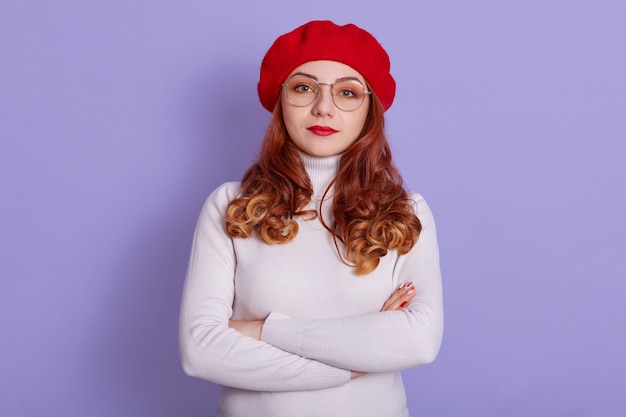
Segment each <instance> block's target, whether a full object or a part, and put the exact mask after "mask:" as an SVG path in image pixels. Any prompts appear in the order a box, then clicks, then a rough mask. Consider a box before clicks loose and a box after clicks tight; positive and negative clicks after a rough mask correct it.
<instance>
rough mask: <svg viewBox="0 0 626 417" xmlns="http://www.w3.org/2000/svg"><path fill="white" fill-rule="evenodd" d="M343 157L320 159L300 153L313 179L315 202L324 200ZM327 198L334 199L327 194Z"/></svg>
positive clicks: (330, 194) (335, 156)
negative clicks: (325, 192) (323, 196)
mask: <svg viewBox="0 0 626 417" xmlns="http://www.w3.org/2000/svg"><path fill="white" fill-rule="evenodd" d="M341 156H342V154H339V155H334V156H325V157H319V156H312V155H309V154H307V153H304V152H302V151H300V157H301V158H302V162H303V163H304V168H305V169H306V172H307V174H309V178H310V179H311V185H312V186H313V199H314V200H317V201H319V200H320V199H321V198H322V195H324V191H326V188H328V184H330V182H331V181H332V180H333V178H335V175H337V171H339V161H340V160H341ZM326 197H327V198H329V197H332V193H329V194H327V195H326Z"/></svg>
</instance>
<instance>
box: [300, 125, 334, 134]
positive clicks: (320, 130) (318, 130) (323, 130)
mask: <svg viewBox="0 0 626 417" xmlns="http://www.w3.org/2000/svg"><path fill="white" fill-rule="evenodd" d="M307 129H308V130H309V131H311V133H313V134H314V135H317V136H330V135H332V134H333V133H337V131H336V130H335V129H333V128H332V127H328V126H317V125H316V126H311V127H308V128H307Z"/></svg>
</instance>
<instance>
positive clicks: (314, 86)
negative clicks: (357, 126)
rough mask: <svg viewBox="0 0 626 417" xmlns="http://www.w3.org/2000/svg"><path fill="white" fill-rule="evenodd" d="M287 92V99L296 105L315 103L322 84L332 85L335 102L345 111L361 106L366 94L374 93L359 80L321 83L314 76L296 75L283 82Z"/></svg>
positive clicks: (302, 105)
mask: <svg viewBox="0 0 626 417" xmlns="http://www.w3.org/2000/svg"><path fill="white" fill-rule="evenodd" d="M281 85H282V86H283V87H285V89H286V92H287V100H288V101H289V103H291V104H292V105H294V106H296V107H305V106H308V105H309V104H311V103H313V102H314V101H315V99H317V98H318V97H319V95H320V86H321V85H327V86H329V87H330V91H331V93H332V94H331V97H332V99H333V103H335V106H337V108H339V109H341V110H343V111H354V110H356V109H358V108H359V107H361V104H363V101H364V100H365V96H366V95H368V94H372V92H371V91H368V90H366V89H365V87H363V84H361V83H360V82H359V81H357V80H353V79H345V80H339V81H337V82H335V83H332V84H330V83H319V82H317V81H316V80H314V79H313V78H310V77H305V76H302V75H295V76H293V77H291V78H290V79H288V80H287V82H285V83H283V84H281Z"/></svg>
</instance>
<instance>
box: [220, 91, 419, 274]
mask: <svg viewBox="0 0 626 417" xmlns="http://www.w3.org/2000/svg"><path fill="white" fill-rule="evenodd" d="M370 103H371V105H370V109H369V112H368V116H367V119H366V121H365V125H364V126H363V130H362V132H361V134H360V135H359V138H358V139H357V140H356V141H355V142H354V143H353V144H352V145H351V146H350V147H349V148H348V149H347V150H346V151H345V153H344V154H343V156H342V157H341V161H340V164H339V171H338V173H337V176H336V177H335V179H334V180H333V182H332V183H331V185H330V186H332V185H333V184H334V186H335V188H334V198H333V201H332V204H333V207H332V213H333V220H332V224H328V223H327V222H326V220H325V219H324V218H320V220H321V222H322V224H323V225H324V227H326V229H327V230H328V231H329V232H330V233H332V234H333V236H334V238H335V243H336V246H337V251H338V253H339V256H340V258H341V259H342V261H343V262H345V263H346V264H348V265H351V266H353V267H354V268H355V272H356V273H357V274H367V273H369V272H371V271H373V270H374V269H376V267H377V266H378V263H379V261H380V258H381V257H382V256H385V255H386V254H387V252H388V251H389V250H397V251H398V253H400V254H405V253H407V252H408V251H409V250H411V248H412V247H413V246H414V245H415V243H416V242H417V239H418V237H419V233H420V231H421V228H422V226H421V224H420V221H419V219H418V218H417V216H416V214H415V208H414V205H413V202H412V200H411V199H410V197H409V196H408V194H407V192H406V190H405V189H404V187H403V185H402V177H401V175H400V173H399V172H398V170H397V169H396V167H395V166H394V165H393V163H392V160H391V149H390V147H389V143H388V142H387V138H386V137H385V134H384V109H383V107H382V105H381V103H380V101H379V100H378V98H377V97H376V95H375V94H374V93H372V96H371V101H370ZM330 186H329V189H330ZM326 192H328V189H327V190H326ZM312 194H313V189H312V186H311V182H310V180H309V176H308V174H307V173H306V170H305V168H304V164H303V163H302V160H301V158H300V155H299V151H298V148H297V147H296V146H295V145H294V143H293V142H292V141H291V140H290V139H289V136H288V134H287V130H286V128H285V123H284V120H283V116H282V110H281V106H280V103H279V104H278V105H277V106H276V107H275V109H274V112H273V114H272V120H271V121H270V124H269V127H268V129H267V132H266V134H265V139H264V141H263V145H262V147H261V152H260V154H259V157H258V160H257V162H255V163H254V164H253V165H252V166H251V167H250V168H249V169H248V171H247V172H246V173H245V174H244V176H243V179H242V181H241V192H240V195H239V197H237V198H235V199H234V200H232V201H231V202H230V204H229V205H228V208H227V211H226V217H225V220H226V232H227V233H228V235H229V236H231V237H234V238H236V237H240V238H248V237H250V236H252V234H253V233H256V234H257V235H258V236H260V237H261V238H262V239H263V240H264V241H265V242H266V243H268V244H278V243H285V242H288V241H290V240H292V239H293V238H295V237H296V235H297V233H298V223H297V222H296V221H295V220H294V218H295V217H297V216H304V217H307V218H314V217H316V216H317V215H318V213H317V212H316V211H313V210H304V208H305V207H306V205H307V204H308V202H309V201H310V199H311V196H312ZM320 212H321V210H320ZM337 241H340V242H342V243H343V244H344V245H345V250H344V251H343V252H344V253H341V252H342V251H341V250H340V248H339V244H338V243H337Z"/></svg>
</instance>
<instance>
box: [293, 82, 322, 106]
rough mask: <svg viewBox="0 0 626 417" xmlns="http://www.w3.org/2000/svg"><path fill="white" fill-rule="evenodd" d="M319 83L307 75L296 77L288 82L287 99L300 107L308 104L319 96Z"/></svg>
mask: <svg viewBox="0 0 626 417" xmlns="http://www.w3.org/2000/svg"><path fill="white" fill-rule="evenodd" d="M318 88H319V87H318V85H317V83H316V82H315V81H314V80H312V79H310V78H307V77H294V78H292V79H290V80H289V81H288V82H287V99H288V100H289V102H290V103H291V104H293V105H294V106H298V107H304V106H308V105H309V104H311V103H313V100H315V97H317V89H318Z"/></svg>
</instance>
